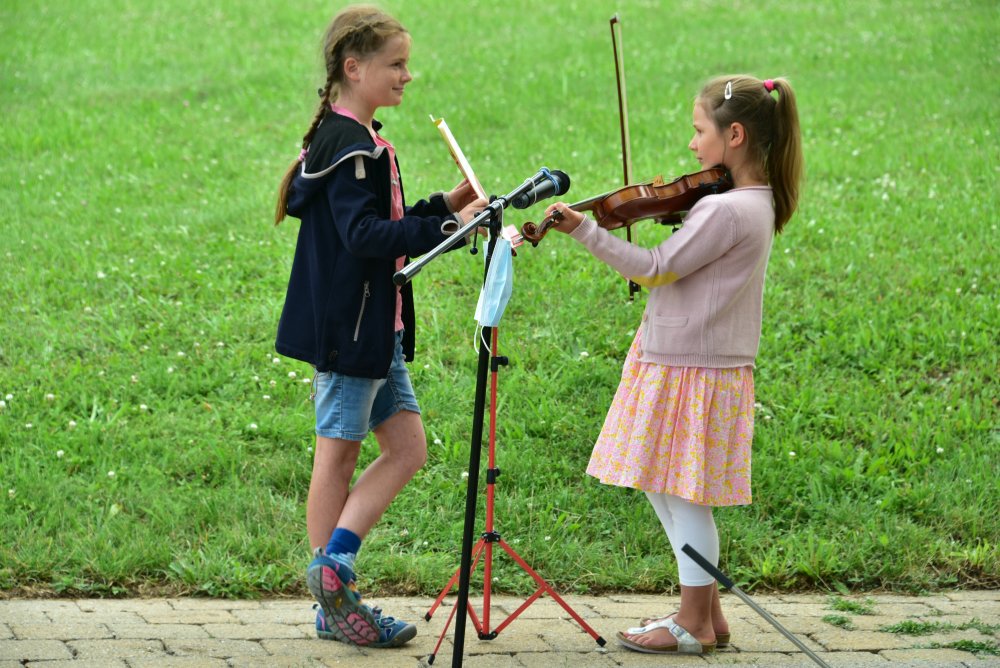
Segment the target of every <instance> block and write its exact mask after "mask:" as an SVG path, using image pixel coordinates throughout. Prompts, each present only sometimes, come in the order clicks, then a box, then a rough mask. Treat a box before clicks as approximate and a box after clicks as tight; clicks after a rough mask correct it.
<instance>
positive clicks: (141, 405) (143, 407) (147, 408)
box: [139, 404, 149, 411]
mask: <svg viewBox="0 0 1000 668" xmlns="http://www.w3.org/2000/svg"><path fill="white" fill-rule="evenodd" d="M139 410H141V411H148V410H149V406H147V405H146V404H139Z"/></svg>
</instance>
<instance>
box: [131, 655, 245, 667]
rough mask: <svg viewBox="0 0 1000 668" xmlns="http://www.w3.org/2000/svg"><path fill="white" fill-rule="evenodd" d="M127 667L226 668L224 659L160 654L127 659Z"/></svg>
mask: <svg viewBox="0 0 1000 668" xmlns="http://www.w3.org/2000/svg"><path fill="white" fill-rule="evenodd" d="M128 663H129V668H226V667H227V666H228V665H229V664H228V663H227V662H226V660H225V659H210V658H207V657H203V656H160V657H156V658H152V659H129V662H128Z"/></svg>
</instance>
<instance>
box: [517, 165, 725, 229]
mask: <svg viewBox="0 0 1000 668" xmlns="http://www.w3.org/2000/svg"><path fill="white" fill-rule="evenodd" d="M732 187H733V182H732V178H731V177H730V175H729V172H728V170H726V169H724V168H722V167H712V168H711V169H705V170H702V171H700V172H694V173H693V174H685V175H683V176H679V177H677V178H676V179H674V180H673V181H671V182H670V183H664V182H663V177H660V176H657V177H656V178H655V179H653V180H652V181H650V182H648V183H637V184H633V185H629V186H624V187H622V188H619V189H618V190H614V191H612V192H609V193H605V194H603V195H598V196H597V197H591V198H590V199H586V200H583V201H581V202H577V203H576V204H572V205H570V207H569V208H571V209H573V210H574V211H579V212H581V213H582V212H588V213H590V214H592V217H593V218H594V220H596V221H597V224H598V225H600V226H601V227H603V228H604V229H606V230H617V229H618V228H620V227H628V226H629V225H631V224H632V223H634V222H637V221H640V220H655V221H657V222H660V223H664V224H679V223H680V222H681V221H682V220H683V214H684V213H686V212H687V211H689V210H690V209H691V207H692V206H694V204H695V202H697V201H698V200H700V199H701V198H702V197H704V196H705V195H713V194H717V193H723V192H726V191H727V190H729V189H730V188H732ZM561 218H562V214H561V213H560V212H558V211H556V212H554V213H553V214H552V215H551V216H549V217H548V218H546V219H545V220H543V221H542V222H541V223H539V224H537V225H536V224H535V223H532V222H526V223H524V225H522V226H521V235H522V236H523V237H524V238H525V239H527V240H528V241H530V242H531V244H532V245H533V246H537V245H538V242H539V241H541V240H542V237H544V236H545V235H546V233H547V232H548V231H549V230H550V229H552V228H553V227H556V226H558V225H559V222H560V220H561Z"/></svg>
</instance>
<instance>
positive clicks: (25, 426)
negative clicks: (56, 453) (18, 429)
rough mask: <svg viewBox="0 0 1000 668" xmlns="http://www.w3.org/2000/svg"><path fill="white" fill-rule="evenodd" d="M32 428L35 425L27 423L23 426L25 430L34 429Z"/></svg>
mask: <svg viewBox="0 0 1000 668" xmlns="http://www.w3.org/2000/svg"><path fill="white" fill-rule="evenodd" d="M34 426H35V425H33V424H31V423H30V422H27V423H25V425H24V428H25V429H31V428H32V427H34Z"/></svg>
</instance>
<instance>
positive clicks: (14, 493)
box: [7, 487, 17, 499]
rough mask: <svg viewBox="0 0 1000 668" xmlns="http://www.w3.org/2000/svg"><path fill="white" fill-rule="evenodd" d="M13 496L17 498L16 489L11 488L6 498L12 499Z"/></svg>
mask: <svg viewBox="0 0 1000 668" xmlns="http://www.w3.org/2000/svg"><path fill="white" fill-rule="evenodd" d="M15 496H17V490H16V489H14V488H13V487H11V488H10V489H8V490H7V497H8V498H11V499H13V498H14V497H15Z"/></svg>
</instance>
